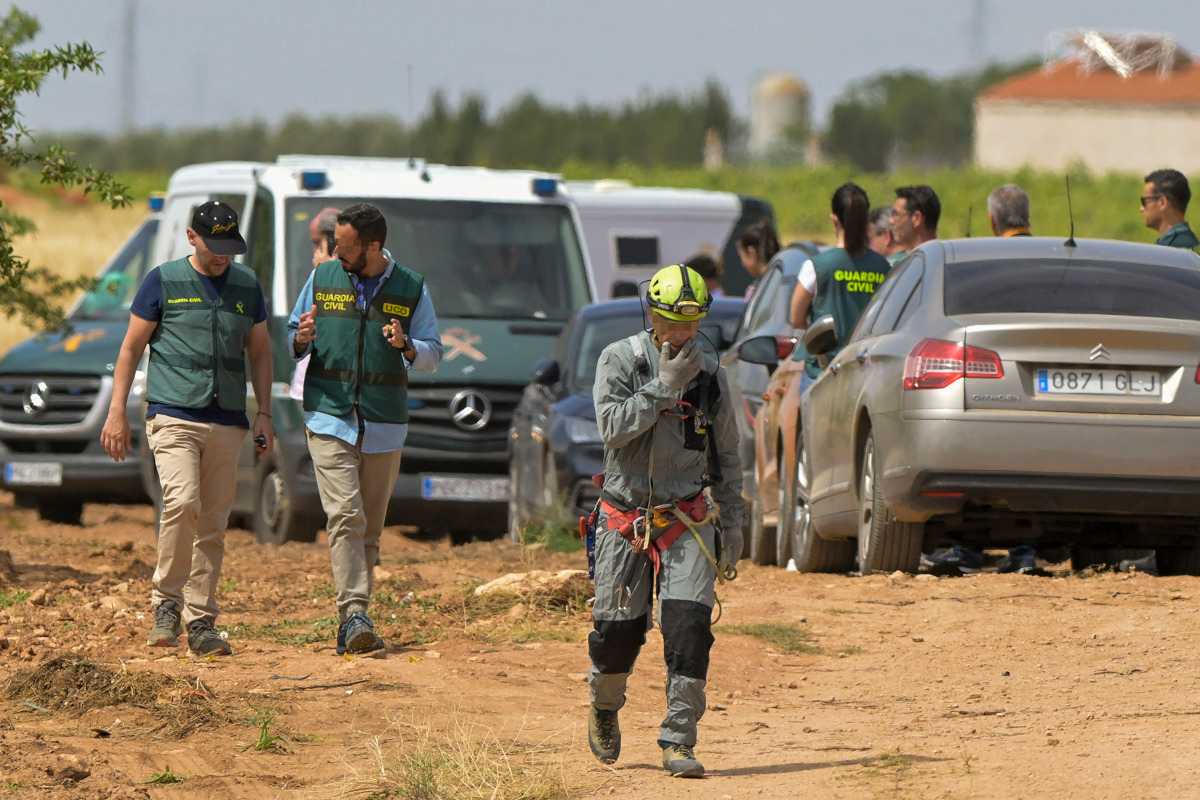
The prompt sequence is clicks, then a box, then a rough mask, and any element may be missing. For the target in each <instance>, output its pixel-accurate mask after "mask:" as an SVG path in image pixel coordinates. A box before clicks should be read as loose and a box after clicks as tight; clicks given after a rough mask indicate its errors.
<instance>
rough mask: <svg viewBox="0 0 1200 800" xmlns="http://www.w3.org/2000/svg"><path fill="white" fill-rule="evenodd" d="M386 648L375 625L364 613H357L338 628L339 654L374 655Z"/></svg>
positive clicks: (347, 618)
mask: <svg viewBox="0 0 1200 800" xmlns="http://www.w3.org/2000/svg"><path fill="white" fill-rule="evenodd" d="M383 647H384V645H383V639H381V638H379V634H377V633H376V632H375V624H374V623H373V622H371V618H370V617H368V616H367V615H366V614H364V613H363V612H362V611H355V612H354V613H353V614H351V615H350V616H348V617H346V620H345V622H343V623H342V624H341V626H339V627H338V647H337V654H338V655H339V656H340V655H343V654H344V653H353V654H355V655H362V654H364V653H374V652H375V651H377V650H382V649H383Z"/></svg>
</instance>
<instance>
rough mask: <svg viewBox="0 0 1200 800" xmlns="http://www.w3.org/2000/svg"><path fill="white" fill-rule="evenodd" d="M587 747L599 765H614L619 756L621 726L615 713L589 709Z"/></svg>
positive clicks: (593, 707)
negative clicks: (598, 761)
mask: <svg viewBox="0 0 1200 800" xmlns="http://www.w3.org/2000/svg"><path fill="white" fill-rule="evenodd" d="M588 747H590V748H591V749H592V755H594V756H595V757H596V758H598V759H600V763H601V764H615V763H617V757H618V756H620V755H621V725H620V723H618V722H617V712H616V711H604V710H603V709H599V708H596V707H595V706H592V707H591V710H590V711H589V712H588Z"/></svg>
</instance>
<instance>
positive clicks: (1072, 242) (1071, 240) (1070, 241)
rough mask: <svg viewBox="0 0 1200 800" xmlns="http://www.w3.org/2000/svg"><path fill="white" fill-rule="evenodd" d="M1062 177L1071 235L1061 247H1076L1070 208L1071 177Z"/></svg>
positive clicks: (1073, 216)
mask: <svg viewBox="0 0 1200 800" xmlns="http://www.w3.org/2000/svg"><path fill="white" fill-rule="evenodd" d="M1064 177H1065V178H1066V180H1067V220H1068V222H1070V224H1071V233H1070V235H1069V236H1067V240H1066V241H1065V242H1063V247H1078V246H1079V245H1077V244H1075V211H1074V209H1072V208H1071V176H1070V175H1066V176H1064Z"/></svg>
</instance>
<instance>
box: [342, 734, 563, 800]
mask: <svg viewBox="0 0 1200 800" xmlns="http://www.w3.org/2000/svg"><path fill="white" fill-rule="evenodd" d="M392 730H393V732H394V733H393V734H392V735H391V736H389V737H386V738H382V737H376V738H374V739H372V740H371V741H370V742H369V743H368V745H367V749H368V751H369V754H370V758H371V774H362V775H355V776H353V777H352V778H350V779H348V780H347V781H346V782H345V783H344V784H343V785H341V786H339V787H337V790H336V791H337V794H336V796H338V797H351V798H358V800H392V799H393V798H394V799H395V800H401V799H403V800H569V798H571V797H572V794H571V792H570V791H569V789H568V787H567V785H566V781H565V779H564V777H563V775H562V769H561V765H560V764H556V763H554V760H553V758H552V753H551V751H550V750H549V748H547V747H540V746H530V745H522V744H519V743H517V742H506V741H501V740H500V739H499V738H497V737H496V736H495V735H494V734H493V733H492V732H491V731H489V730H487V729H486V728H484V727H482V726H480V725H477V724H473V723H469V722H464V721H463V720H461V719H456V720H455V721H454V723H453V726H452V727H451V729H450V730H449V731H448V732H446V733H434V732H433V731H431V730H430V729H429V728H426V727H421V726H416V725H411V724H407V723H393V728H392Z"/></svg>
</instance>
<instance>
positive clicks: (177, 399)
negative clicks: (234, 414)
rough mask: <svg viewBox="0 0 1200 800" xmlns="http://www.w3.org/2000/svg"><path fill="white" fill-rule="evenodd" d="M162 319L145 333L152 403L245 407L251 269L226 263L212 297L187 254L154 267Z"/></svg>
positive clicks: (253, 284) (254, 287)
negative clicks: (151, 332)
mask: <svg viewBox="0 0 1200 800" xmlns="http://www.w3.org/2000/svg"><path fill="white" fill-rule="evenodd" d="M158 272H159V275H160V276H161V277H162V294H163V306H162V308H163V311H162V319H161V320H160V321H159V323H158V327H157V328H156V329H155V331H154V335H153V336H151V337H150V372H149V375H148V377H147V395H148V399H149V401H150V402H152V403H164V404H166V405H171V406H177V407H179V408H208V407H209V406H210V405H212V403H213V401H214V400H215V401H216V403H217V405H218V406H220V407H221V408H223V409H225V410H227V411H245V410H246V358H245V349H246V338H247V336H248V335H249V333H250V329H251V328H252V327H254V315H255V312H256V311H257V309H258V298H259V296H260V294H261V290H260V289H259V286H258V279H257V278H255V277H254V273H253V272H251V271H250V270H249V269H247V268H246V267H244V266H242V265H241V264H234V263H231V264H230V265H229V270H228V272H226V276H227V277H226V278H225V286H224V288H223V289H222V290H221V296H220V297H219V298H218V299H217V300H215V301H214V300H213V299H212V298H211V297H210V296H209V294H208V289H207V288H206V287H205V286H204V284H203V282H202V281H201V279H200V276H199V275H198V274H197V273H196V270H194V269H192V265H191V264H189V263H188V260H187V259H186V258H181V259H179V260H178V261H168V262H167V263H166V264H163V265H161V266H160V267H159V268H158Z"/></svg>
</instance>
